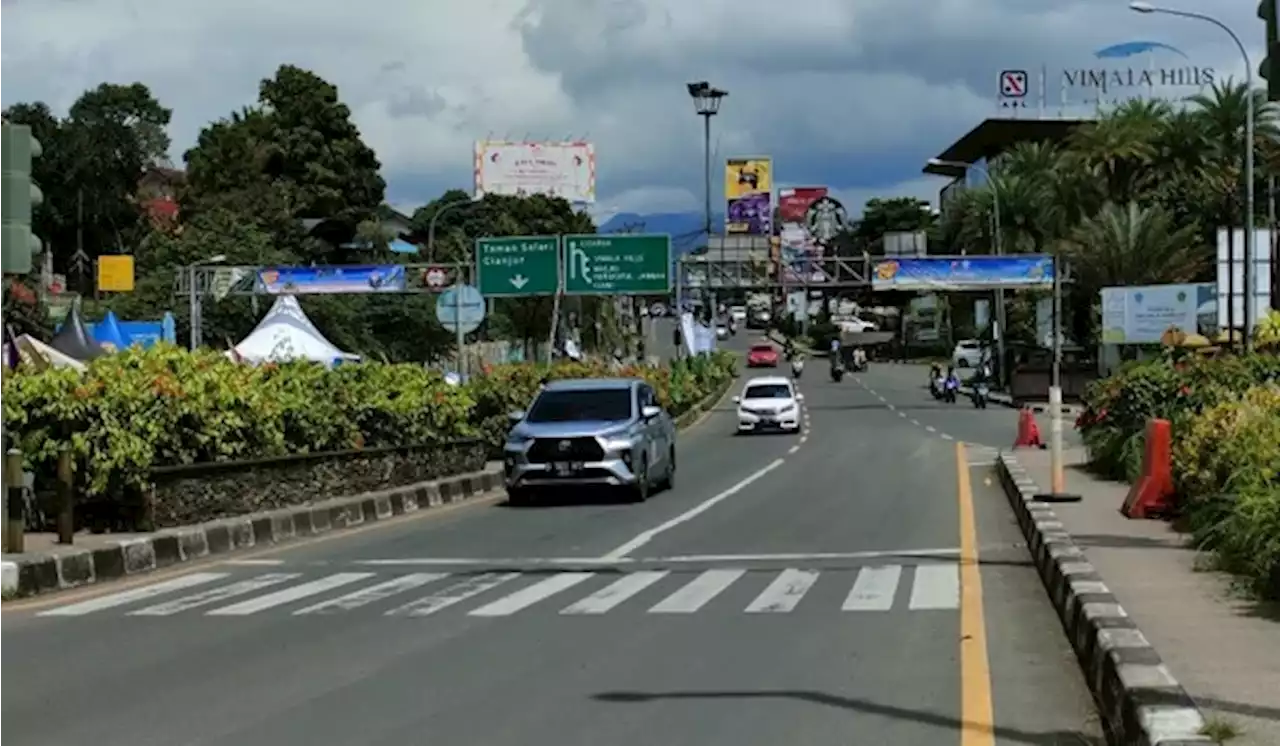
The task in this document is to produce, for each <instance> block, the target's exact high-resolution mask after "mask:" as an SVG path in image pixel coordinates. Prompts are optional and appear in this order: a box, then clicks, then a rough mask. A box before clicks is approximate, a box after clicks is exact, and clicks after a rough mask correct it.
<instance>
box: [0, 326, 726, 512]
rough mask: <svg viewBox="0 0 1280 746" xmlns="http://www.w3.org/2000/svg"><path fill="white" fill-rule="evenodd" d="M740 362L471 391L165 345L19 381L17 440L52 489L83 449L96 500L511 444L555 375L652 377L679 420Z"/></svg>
mask: <svg viewBox="0 0 1280 746" xmlns="http://www.w3.org/2000/svg"><path fill="white" fill-rule="evenodd" d="M734 373H735V371H734V358H733V356H732V355H728V354H726V353H719V354H717V355H715V356H711V357H704V358H695V359H693V360H690V361H681V362H680V363H677V364H675V365H673V366H671V367H670V368H626V369H623V370H621V371H615V370H610V369H608V368H607V367H605V366H602V365H593V364H584V363H561V364H556V365H552V366H545V365H500V366H496V367H494V368H491V369H487V370H486V371H484V373H482V374H481V375H478V376H476V377H474V379H473V380H472V381H471V382H469V383H468V384H467V385H464V386H451V385H449V384H448V383H447V382H446V381H445V380H444V378H443V377H442V376H441V375H440V374H439V373H438V372H435V371H432V370H427V369H425V368H423V367H421V366H418V365H414V364H392V365H388V364H383V363H362V364H349V365H341V366H339V367H337V368H334V369H332V370H328V369H325V368H323V367H321V366H317V365H314V364H310V363H286V364H279V365H277V364H267V365H262V366H256V367H254V366H247V365H239V364H236V363H233V362H231V361H230V360H228V359H227V358H226V357H224V356H223V355H220V354H218V353H216V352H211V351H201V352H195V353H192V352H187V351H185V350H182V349H179V348H176V347H173V346H169V345H158V346H156V347H153V348H151V349H149V350H141V349H131V350H127V351H124V352H121V353H119V354H116V355H110V356H107V357H103V358H99V359H98V360H95V361H93V362H92V363H90V364H89V369H88V372H87V373H80V372H77V371H74V370H70V369H50V370H44V371H27V370H19V371H18V372H6V374H5V380H4V388H3V406H4V424H5V431H6V433H8V434H9V435H10V436H11V437H13V438H16V440H17V443H18V445H19V447H20V448H21V449H22V451H23V455H24V457H25V459H26V462H27V468H28V469H31V470H33V471H35V472H36V475H37V480H38V482H39V483H41V484H45V485H47V484H49V480H50V479H51V477H52V474H53V471H54V467H55V463H56V458H57V453H58V450H59V447H60V446H61V445H62V444H68V443H69V444H70V445H71V447H72V449H73V451H74V453H75V455H76V462H77V464H78V470H79V473H78V476H77V481H78V482H79V483H80V488H81V489H82V490H83V491H84V494H86V495H88V496H104V495H106V496H109V495H123V494H126V493H131V492H136V491H137V490H141V489H143V488H144V487H145V485H146V484H147V482H148V481H149V480H148V476H149V473H150V471H151V469H152V468H154V467H158V466H168V465H174V464H187V463H201V462H211V461H237V460H243V459H253V458H269V457H273V456H283V455H288V454H298V453H316V452H321V451H339V450H348V449H352V448H364V447H369V448H372V447H377V446H397V445H408V444H422V443H432V442H443V441H449V440H455V439H459V438H470V437H482V438H484V439H485V440H486V441H487V442H488V443H490V444H491V445H492V446H494V447H497V446H500V444H501V442H502V439H503V435H504V434H505V428H506V425H507V422H506V415H507V413H508V412H510V411H511V410H513V409H523V408H525V407H527V406H528V404H529V402H530V401H531V400H532V398H533V395H534V393H535V391H536V390H537V387H538V383H539V381H540V380H541V379H542V378H543V377H551V378H577V377H586V376H611V375H624V376H640V377H643V378H645V379H647V380H649V381H650V382H651V383H652V384H654V387H655V389H656V390H657V392H658V396H659V398H660V400H661V401H662V403H663V405H664V406H666V407H667V408H668V409H669V411H670V412H671V413H672V414H673V415H679V414H681V413H682V412H685V411H687V410H688V409H689V408H690V407H692V406H693V405H694V404H695V403H697V402H698V401H699V400H700V399H701V398H703V397H704V396H706V395H707V393H708V392H710V391H713V390H714V389H716V388H717V387H718V386H720V385H721V384H723V383H724V382H726V381H727V380H729V379H730V378H732V376H733V375H734Z"/></svg>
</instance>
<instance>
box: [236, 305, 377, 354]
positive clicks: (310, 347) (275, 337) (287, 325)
mask: <svg viewBox="0 0 1280 746" xmlns="http://www.w3.org/2000/svg"><path fill="white" fill-rule="evenodd" d="M228 355H229V356H230V357H232V358H233V359H239V360H244V361H246V362H250V363H262V362H284V361H286V360H313V361H315V362H317V363H324V364H325V365H334V364H335V363H337V362H338V361H340V360H359V359H360V356H359V355H355V354H352V353H350V352H343V351H342V350H339V349H338V348H337V347H334V345H333V343H332V342H330V341H329V340H327V339H325V337H324V335H323V334H321V333H320V330H319V329H317V328H316V327H315V324H312V323H311V319H308V318H307V314H306V313H304V312H303V311H302V306H300V305H298V299H297V298H294V297H293V296H292V295H281V296H279V297H278V298H276V302H275V304H274V305H273V306H271V310H270V311H267V315H266V316H265V317H263V319H262V321H260V322H259V323H258V326H256V327H255V328H254V330H253V331H252V332H250V333H249V336H247V337H245V338H244V339H243V340H241V342H240V344H238V345H236V346H235V347H233V348H231V350H230V351H228Z"/></svg>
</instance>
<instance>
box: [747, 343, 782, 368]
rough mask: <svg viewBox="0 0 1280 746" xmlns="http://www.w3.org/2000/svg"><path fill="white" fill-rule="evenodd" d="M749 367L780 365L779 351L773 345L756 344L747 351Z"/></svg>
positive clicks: (774, 366)
mask: <svg viewBox="0 0 1280 746" xmlns="http://www.w3.org/2000/svg"><path fill="white" fill-rule="evenodd" d="M747 367H748V368H776V367H778V351H777V350H775V349H774V348H773V345H756V346H754V347H752V348H751V349H750V350H749V351H748V352H747Z"/></svg>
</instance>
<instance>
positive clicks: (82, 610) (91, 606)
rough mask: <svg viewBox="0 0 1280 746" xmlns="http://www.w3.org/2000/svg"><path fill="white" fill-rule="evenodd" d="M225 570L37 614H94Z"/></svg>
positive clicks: (220, 574)
mask: <svg viewBox="0 0 1280 746" xmlns="http://www.w3.org/2000/svg"><path fill="white" fill-rule="evenodd" d="M227 575H228V573H225V572H196V573H192V574H190V575H182V576H180V577H177V578H174V579H172V580H166V581H163V582H160V583H154V584H152V585H147V586H143V587H141V588H134V589H132V590H127V591H121V592H119V593H112V594H109V595H106V596H98V597H97V598H91V599H89V600H87V601H81V602H79V603H74V604H70V605H67V606H59V607H57V608H54V609H49V610H48V611H42V612H40V613H39V614H37V615H36V616H84V615H85V614H92V613H93V612H95V611H102V610H103V609H114V608H115V607H117V606H124V605H125V604H131V603H133V602H135V601H143V600H146V599H148V598H153V597H155V596H159V595H161V594H162V593H168V592H170V591H180V590H183V589H186V588H192V587H194V586H197V585H203V584H204V583H212V582H213V581H215V580H222V579H223V578H225V577H227Z"/></svg>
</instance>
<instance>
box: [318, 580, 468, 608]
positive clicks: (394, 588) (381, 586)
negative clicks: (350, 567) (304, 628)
mask: <svg viewBox="0 0 1280 746" xmlns="http://www.w3.org/2000/svg"><path fill="white" fill-rule="evenodd" d="M447 577H449V575H448V573H442V572H414V573H409V574H408V575H401V576H400V577H396V578H392V579H391V580H388V581H386V582H385V583H378V584H377V585H371V586H369V587H367V588H361V589H360V590H358V591H356V592H355V593H348V594H347V595H345V596H338V597H337V598H331V599H329V600H327V601H321V602H320V603H318V604H314V605H312V606H308V607H307V608H305V609H298V610H297V611H295V612H293V613H294V614H295V615H299V614H329V613H332V612H335V611H350V610H352V609H356V608H359V607H361V606H364V605H365V604H371V603H373V602H374V601H381V600H383V599H384V598H391V597H392V596H394V595H396V594H397V593H404V592H405V591H411V590H413V589H414V588H421V587H422V586H424V585H426V584H427V583H430V582H432V581H435V580H441V579H443V578H447Z"/></svg>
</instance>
